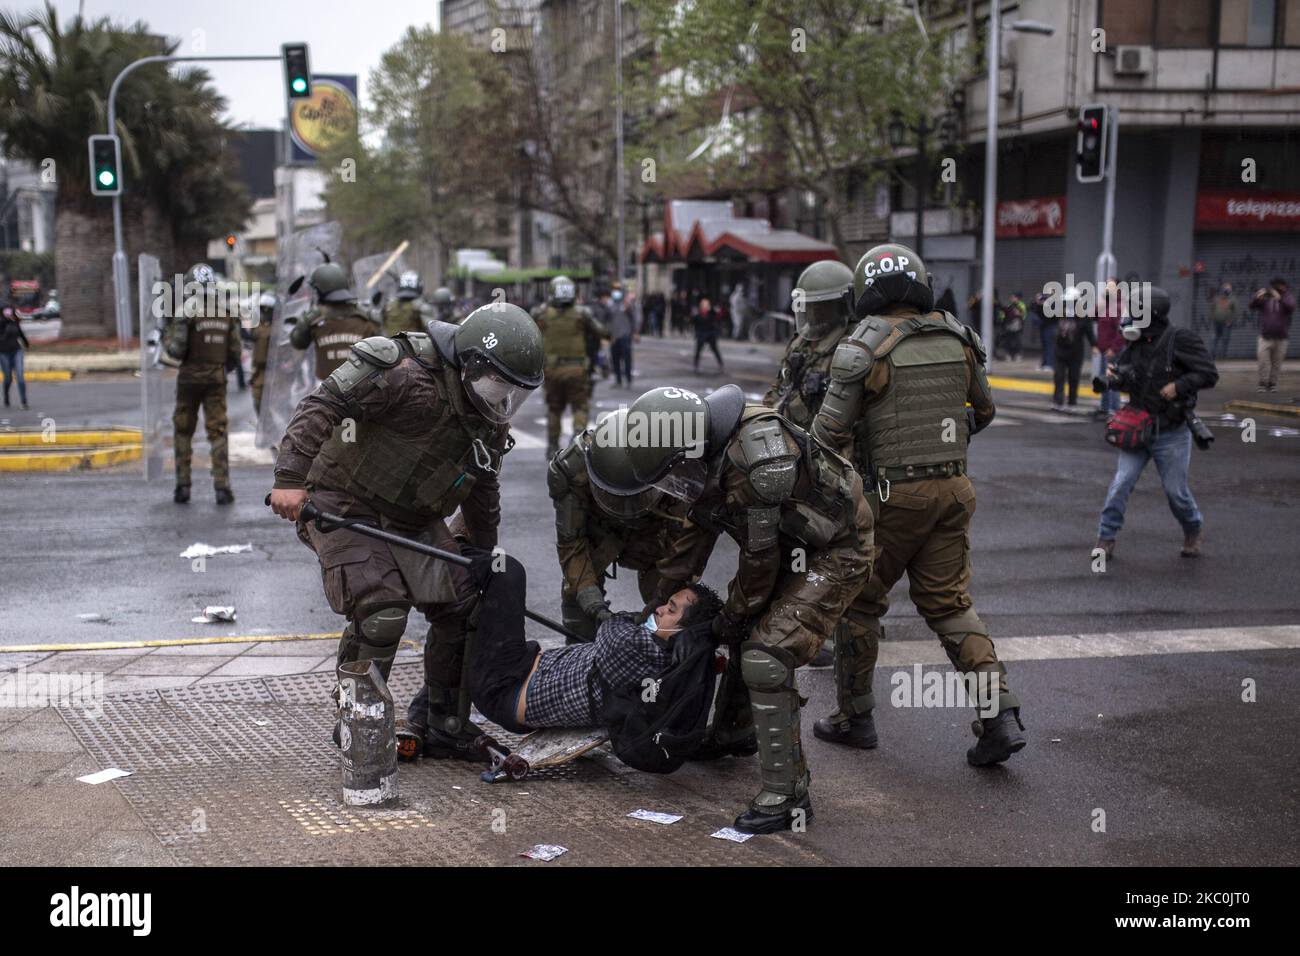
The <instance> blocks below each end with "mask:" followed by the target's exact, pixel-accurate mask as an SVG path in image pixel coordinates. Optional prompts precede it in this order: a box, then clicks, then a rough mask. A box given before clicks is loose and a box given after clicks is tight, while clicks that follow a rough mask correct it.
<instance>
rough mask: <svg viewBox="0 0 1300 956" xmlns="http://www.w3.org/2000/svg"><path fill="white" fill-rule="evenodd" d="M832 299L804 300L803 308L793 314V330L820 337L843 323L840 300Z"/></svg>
mask: <svg viewBox="0 0 1300 956" xmlns="http://www.w3.org/2000/svg"><path fill="white" fill-rule="evenodd" d="M843 301H844V300H843V299H842V298H840V299H834V300H831V301H821V302H804V303H803V308H802V309H800V310H799V311H798V312H796V313H795V314H794V330H795V331H796V332H798V333H799V334H801V335H809V336H813V337H815V338H820V337H821V336H823V335H825V334H826V333H827V332H830V331H831V330H833V329H836V328H840V327H842V326H843V325H845V324H846V323H845V317H844V312H843V306H842V304H841V303H842V302H843Z"/></svg>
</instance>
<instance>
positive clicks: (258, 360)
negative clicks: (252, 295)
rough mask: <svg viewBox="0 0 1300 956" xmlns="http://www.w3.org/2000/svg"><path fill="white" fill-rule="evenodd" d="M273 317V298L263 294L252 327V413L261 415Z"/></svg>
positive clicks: (269, 294) (258, 301)
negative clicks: (255, 320)
mask: <svg viewBox="0 0 1300 956" xmlns="http://www.w3.org/2000/svg"><path fill="white" fill-rule="evenodd" d="M274 315H275V296H274V295H272V294H271V293H270V292H263V293H262V295H261V296H260V297H259V298H258V300H257V324H256V325H254V326H253V330H252V333H251V337H252V339H253V375H252V378H251V379H250V380H249V384H251V385H252V386H253V412H254V414H256V415H260V414H261V413H262V386H263V385H265V384H266V360H267V355H268V353H269V351H270V346H271V320H272V317H273V316H274Z"/></svg>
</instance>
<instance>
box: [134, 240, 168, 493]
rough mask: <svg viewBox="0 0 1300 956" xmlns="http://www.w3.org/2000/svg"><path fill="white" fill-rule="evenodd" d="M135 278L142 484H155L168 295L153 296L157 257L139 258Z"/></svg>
mask: <svg viewBox="0 0 1300 956" xmlns="http://www.w3.org/2000/svg"><path fill="white" fill-rule="evenodd" d="M136 275H137V278H138V280H139V293H140V294H139V297H138V298H139V304H140V407H141V409H142V411H143V414H142V416H141V422H140V430H141V435H142V438H143V442H144V448H143V462H144V480H145V481H156V480H158V479H159V478H161V477H162V475H163V464H164V461H165V456H166V454H167V427H166V426H167V404H168V403H167V389H166V384H167V383H166V380H165V379H164V377H163V372H164V370H165V368H164V366H163V364H162V361H161V359H162V342H163V328H164V327H165V326H166V324H167V317H168V316H169V315H170V314H171V312H170V308H169V306H168V303H169V302H170V292H168V293H167V294H166V295H161V296H156V295H155V294H154V284H155V283H161V281H162V265H161V264H160V263H159V262H158V257H157V256H150V255H141V256H140V257H139V259H138V260H137V263H136ZM155 301H156V302H157V303H158V308H157V309H155V308H154V303H155Z"/></svg>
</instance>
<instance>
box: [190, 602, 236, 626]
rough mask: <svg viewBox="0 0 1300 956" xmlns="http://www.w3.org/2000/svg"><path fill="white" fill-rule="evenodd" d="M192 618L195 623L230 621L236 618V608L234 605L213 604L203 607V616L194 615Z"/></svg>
mask: <svg viewBox="0 0 1300 956" xmlns="http://www.w3.org/2000/svg"><path fill="white" fill-rule="evenodd" d="M190 620H191V621H193V622H194V623H195V624H221V623H223V622H225V623H230V622H233V621H234V620H235V609H234V608H233V607H220V606H218V605H215V604H212V605H209V606H208V607H205V608H204V609H203V616H202V617H192V618H190Z"/></svg>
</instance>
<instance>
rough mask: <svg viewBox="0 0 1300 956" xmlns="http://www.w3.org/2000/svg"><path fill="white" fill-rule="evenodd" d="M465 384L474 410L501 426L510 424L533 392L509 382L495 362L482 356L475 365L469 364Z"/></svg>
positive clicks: (475, 359) (473, 358)
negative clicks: (496, 367)
mask: <svg viewBox="0 0 1300 956" xmlns="http://www.w3.org/2000/svg"><path fill="white" fill-rule="evenodd" d="M461 381H462V382H463V383H464V385H465V394H466V395H468V396H469V400H470V402H471V403H472V404H473V405H474V407H475V408H477V409H478V410H479V412H481V413H482V415H483V417H484V418H486V419H487V420H488V421H490V422H496V423H497V424H498V425H504V424H505V423H506V422H508V421H510V419H512V418H513V417H514V415H515V412H517V411H519V406H520V405H522V404H523V403H524V400H525V399H526V398H528V395H529V393H530V392H532V389H531V388H525V387H524V386H522V385H516V384H515V383H514V382H510V381H507V380H506V379H505V378H504V377H503V376H502V375H501V374H500V373H499V372H498V371H497V370H496V369H495V368H493V367H492V363H491V362H489V361H487V360H486V359H483V358H481V357H479V356H471V361H468V362H466V363H465V367H464V369H463V370H462V372H461Z"/></svg>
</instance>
